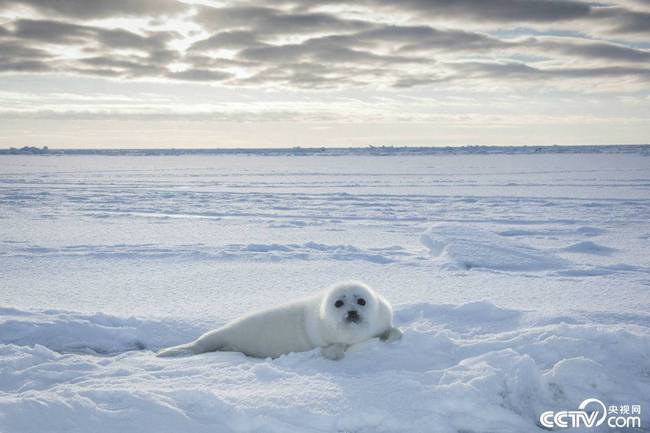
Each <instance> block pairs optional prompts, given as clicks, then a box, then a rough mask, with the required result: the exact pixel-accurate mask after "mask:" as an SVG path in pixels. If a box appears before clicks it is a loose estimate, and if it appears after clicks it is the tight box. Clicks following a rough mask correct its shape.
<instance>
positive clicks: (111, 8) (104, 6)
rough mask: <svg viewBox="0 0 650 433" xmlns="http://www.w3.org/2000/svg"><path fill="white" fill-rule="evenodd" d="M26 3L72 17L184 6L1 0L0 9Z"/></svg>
mask: <svg viewBox="0 0 650 433" xmlns="http://www.w3.org/2000/svg"><path fill="white" fill-rule="evenodd" d="M16 5H19V6H29V7H31V8H33V9H34V10H35V11H37V12H40V13H42V14H43V15H47V16H49V15H52V14H55V15H60V16H65V17H71V18H106V17H112V16H154V15H155V16H158V15H165V14H173V13H178V12H181V11H183V10H185V9H187V6H186V5H185V4H183V3H180V2H178V1H176V0H110V1H101V0H0V10H2V9H4V8H8V7H11V6H16Z"/></svg>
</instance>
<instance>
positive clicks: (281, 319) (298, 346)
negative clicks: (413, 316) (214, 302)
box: [158, 281, 402, 360]
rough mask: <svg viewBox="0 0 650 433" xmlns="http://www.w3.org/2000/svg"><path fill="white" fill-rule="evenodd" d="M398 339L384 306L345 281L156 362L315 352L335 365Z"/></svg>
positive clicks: (226, 328) (375, 296) (368, 291)
mask: <svg viewBox="0 0 650 433" xmlns="http://www.w3.org/2000/svg"><path fill="white" fill-rule="evenodd" d="M401 336H402V332H401V331H400V330H399V329H397V328H395V327H393V311H392V308H391V306H390V304H389V303H388V301H386V300H385V299H384V298H383V297H382V296H381V295H379V294H378V293H376V292H375V291H374V290H372V289H371V288H370V287H368V286H367V285H365V284H363V283H360V282H356V281H348V282H343V283H339V284H336V285H334V286H332V287H330V288H328V289H326V290H324V291H322V292H320V293H318V294H316V295H313V296H310V297H307V298H304V299H300V300H297V301H294V302H291V303H288V304H284V305H279V306H277V307H275V308H270V309H268V310H262V311H259V312H255V313H252V314H249V315H246V316H244V317H242V318H240V319H236V320H234V321H232V322H229V323H227V324H226V325H224V326H223V327H221V328H219V329H216V330H214V331H210V332H207V333H205V334H203V335H201V336H200V337H199V338H197V339H196V340H194V341H192V342H190V343H187V344H182V345H180V346H174V347H169V348H167V349H163V350H161V351H160V352H159V353H158V356H176V355H186V354H197V353H204V352H214V351H228V352H242V353H244V354H245V355H248V356H253V357H257V358H267V357H271V358H277V357H278V356H280V355H283V354H286V353H290V352H305V351H308V350H312V349H315V348H317V347H320V348H321V354H322V355H323V356H324V357H326V358H328V359H333V360H338V359H341V358H343V356H344V352H345V350H346V349H347V348H348V347H349V346H351V345H353V344H356V343H360V342H362V341H365V340H369V339H371V338H375V337H378V338H380V339H381V340H383V341H387V342H391V341H395V340H397V339H399V338H400V337H401Z"/></svg>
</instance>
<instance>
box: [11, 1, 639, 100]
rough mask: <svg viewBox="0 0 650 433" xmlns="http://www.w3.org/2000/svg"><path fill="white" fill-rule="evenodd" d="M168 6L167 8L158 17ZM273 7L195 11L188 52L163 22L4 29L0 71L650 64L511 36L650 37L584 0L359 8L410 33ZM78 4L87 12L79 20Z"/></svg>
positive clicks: (268, 80) (399, 80)
mask: <svg viewBox="0 0 650 433" xmlns="http://www.w3.org/2000/svg"><path fill="white" fill-rule="evenodd" d="M18 3H20V4H29V5H31V6H32V7H34V8H36V9H38V11H39V12H40V13H41V14H47V13H50V12H51V13H52V14H58V15H66V16H73V15H74V14H75V13H76V14H77V15H74V16H76V17H81V16H83V17H87V18H102V17H107V16H120V15H144V16H151V17H152V18H160V17H161V15H162V14H165V13H168V12H170V11H177V10H181V9H182V8H184V7H185V6H182V5H180V4H176V2H172V1H162V2H160V3H159V2H157V1H153V0H151V1H149V0H147V1H136V2H125V1H122V0H119V1H116V2H81V0H60V1H51V2H50V1H45V0H41V1H29V2H28V1H26V0H25V1H22V0H21V1H18V0H12V1H9V0H0V8H2V7H3V6H4V7H6V6H7V5H13V4H18ZM81 3H83V5H82V4H81ZM86 3H88V4H86ZM90 3H92V4H90ZM100 3H103V4H100ZM158 4H160V8H159V9H156V5H158ZM262 4H263V3H262ZM267 4H268V6H251V5H250V4H247V3H242V2H233V3H232V5H226V6H222V7H208V6H195V7H194V9H195V11H196V14H195V15H193V16H191V17H189V18H188V19H192V20H194V21H195V22H196V23H199V24H201V25H202V26H203V27H204V28H205V29H206V30H208V31H210V32H213V33H212V34H211V35H208V36H207V37H206V38H204V39H202V40H199V41H197V42H194V43H193V44H192V45H191V46H190V48H189V49H188V50H187V51H185V52H184V51H178V50H176V49H174V48H172V47H173V46H174V44H172V42H174V41H175V40H177V39H183V38H184V37H185V36H184V35H181V34H179V33H176V32H174V31H171V30H155V31H153V30H151V28H156V29H158V28H160V23H164V20H162V21H156V22H157V24H156V25H157V27H148V28H147V29H126V28H119V27H118V28H105V27H101V26H97V25H84V24H77V23H74V22H71V21H70V20H65V19H62V18H55V19H38V18H36V17H21V18H18V19H15V20H13V21H9V22H5V23H3V25H2V26H0V54H1V55H2V61H1V63H0V71H4V72H22V71H33V72H48V71H51V72H67V73H76V74H88V75H97V76H105V77H116V78H117V77H119V78H122V79H125V78H126V79H128V78H156V79H160V78H165V79H171V80H184V81H193V82H206V83H207V82H217V83H220V84H223V85H247V86H260V85H271V86H273V85H281V86H287V87H298V88H314V89H319V88H328V87H345V86H362V85H379V86H394V87H399V88H404V87H413V86H424V85H432V84H436V85H444V83H447V82H460V81H463V80H489V81H491V82H499V81H500V82H508V81H510V80H522V79H537V78H543V77H545V78H550V79H552V80H561V79H567V80H571V79H573V78H575V77H580V78H582V79H584V81H585V83H586V82H588V80H589V79H591V78H598V79H607V78H611V79H612V81H614V80H615V79H616V78H617V77H631V79H634V80H646V79H647V70H646V69H644V65H645V64H646V63H647V62H648V60H650V52H649V51H647V50H643V49H639V48H635V47H633V46H631V45H626V44H625V43H623V42H622V41H621V39H618V38H617V39H616V42H614V41H612V40H607V39H600V40H598V39H596V38H595V37H594V36H592V35H589V34H584V37H580V36H579V34H578V35H574V36H572V37H567V36H563V37H561V36H557V35H553V36H549V35H541V36H518V37H509V38H507V37H504V36H503V35H504V33H503V31H504V30H506V31H507V30H508V29H511V30H515V31H516V33H515V34H518V35H521V34H522V32H523V33H524V34H525V30H526V29H525V28H522V27H521V25H522V23H524V25H525V23H533V24H535V25H536V24H540V23H542V24H544V25H555V24H558V25H561V24H563V23H571V25H574V24H573V23H581V24H580V26H578V27H576V28H580V29H581V30H580V31H582V32H585V31H586V30H584V29H585V28H588V27H589V26H595V27H594V28H595V29H596V30H598V31H601V30H602V29H608V31H610V32H617V33H620V34H628V33H643V32H645V31H647V22H648V18H649V17H650V13H648V12H641V11H638V10H632V9H628V7H627V6H622V5H620V4H617V5H614V6H602V5H597V6H595V5H593V4H591V3H586V2H580V1H574V0H493V1H489V2H488V1H485V0H404V1H403V2H392V1H388V0H359V2H355V7H357V8H358V7H369V6H371V7H372V8H375V9H376V8H380V9H381V10H382V11H383V13H385V12H387V11H389V12H391V13H394V14H396V16H399V17H400V21H401V22H404V23H409V22H414V23H415V24H411V25H409V24H401V25H391V24H387V23H385V22H382V21H381V20H379V19H377V18H374V19H375V20H373V15H372V14H371V13H368V15H367V16H366V15H363V14H359V13H357V12H358V11H357V12H355V13H351V12H350V11H348V12H349V13H343V12H340V13H339V12H336V13H335V12H334V11H335V10H336V8H330V9H328V11H329V12H327V13H324V12H322V11H319V9H318V8H319V7H320V6H324V5H336V6H337V7H338V8H344V7H345V6H346V5H347V3H346V2H343V1H339V0H304V1H300V2H292V1H285V2H282V1H281V0H278V1H274V2H268V3H267ZM170 5H173V6H170ZM364 5H365V6H364ZM74 7H78V8H79V9H81V10H79V11H75V12H73V11H71V9H74ZM179 8H181V9H179ZM352 17H356V18H352ZM358 17H364V19H359V18H358ZM409 17H411V20H409V19H408V18H409ZM441 17H442V18H445V19H447V18H449V19H452V20H451V21H449V23H450V24H453V25H456V26H463V27H462V28H453V27H452V28H449V27H445V28H436V27H435V26H434V25H433V24H432V23H433V22H434V21H436V20H438V19H440V18H441ZM382 19H384V18H382ZM427 20H428V21H429V23H427ZM396 21H397V20H396ZM463 22H467V23H470V24H472V23H478V24H479V25H484V24H485V23H497V24H498V27H499V31H495V32H493V33H490V31H489V29H488V30H486V29H487V27H483V28H482V30H483V32H477V31H470V30H468V28H470V27H471V26H467V27H468V28H465V26H464V25H463V24H459V23H463ZM533 24H531V25H533ZM549 33H550V34H551V35H552V34H553V32H549ZM506 34H507V33H506ZM68 47H74V48H75V50H74V52H75V53H76V54H75V55H74V56H68V55H67V54H66V53H67V52H70V50H65V49H64V48H68ZM218 49H228V50H230V52H227V54H222V56H227V57H229V58H218V57H215V52H214V51H215V50H218ZM131 52H132V54H129V55H127V54H126V53H131ZM79 53H82V55H81V56H80V55H79ZM524 59H525V61H522V60H524ZM575 59H580V62H581V63H580V64H581V65H582V67H581V68H579V69H577V68H575V67H573V65H572V64H575ZM514 60H518V61H514ZM176 62H178V64H176ZM551 65H552V68H551Z"/></svg>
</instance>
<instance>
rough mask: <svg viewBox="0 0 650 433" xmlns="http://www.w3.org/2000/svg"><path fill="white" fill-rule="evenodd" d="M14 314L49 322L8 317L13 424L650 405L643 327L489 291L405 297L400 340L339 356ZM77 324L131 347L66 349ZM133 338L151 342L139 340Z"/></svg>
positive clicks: (4, 405) (267, 423)
mask: <svg viewBox="0 0 650 433" xmlns="http://www.w3.org/2000/svg"><path fill="white" fill-rule="evenodd" d="M5 313H6V314H9V315H11V314H13V315H14V320H19V321H20V322H21V323H22V324H23V325H24V326H28V325H31V326H32V327H34V328H42V329H40V330H39V332H36V333H32V334H29V335H23V336H21V339H20V341H19V342H18V344H12V343H11V342H10V341H8V338H7V337H8V336H10V335H11V329H12V326H13V325H10V324H8V322H9V320H6V321H5V322H4V323H3V324H2V325H1V326H0V330H2V332H1V333H0V335H2V346H0V347H1V352H0V353H1V356H0V372H1V373H2V381H1V382H0V391H1V392H2V393H3V394H2V396H1V397H0V411H1V412H0V413H2V414H3V417H2V418H0V426H2V427H3V430H5V431H21V432H41V431H63V430H65V431H70V432H86V431H94V432H109V431H114V430H115V429H116V428H118V427H119V428H126V429H130V428H137V429H138V430H139V431H154V430H157V431H160V430H162V431H175V430H177V429H181V428H185V429H191V430H192V431H206V432H207V431H214V430H215V429H216V430H228V431H242V432H248V431H259V430H264V431H278V432H280V431H347V430H354V431H371V430H380V431H395V430H398V431H422V432H427V431H445V432H457V431H493V430H499V431H522V430H523V431H537V430H538V428H537V427H536V421H537V417H538V415H539V413H540V412H541V411H543V410H553V409H556V410H559V409H560V408H563V407H565V408H566V407H569V408H573V407H576V406H577V404H579V403H580V401H582V399H584V398H585V396H590V397H593V398H601V399H603V400H607V399H609V400H610V401H611V400H612V399H615V400H616V401H634V402H635V403H638V404H641V405H647V404H650V399H649V398H648V396H650V383H649V382H648V380H647V374H648V364H647V355H648V353H650V333H648V329H647V328H646V327H642V326H624V325H610V326H601V325H597V324H593V323H591V322H589V321H584V322H582V323H565V322H564V321H563V320H562V318H561V317H549V316H544V317H541V318H540V317H539V316H537V315H536V314H534V313H530V312H526V311H516V310H507V309H501V308H499V307H497V306H495V305H493V304H491V303H489V302H485V301H482V302H474V303H471V304H464V305H457V306H455V305H436V304H429V303H420V304H410V305H408V304H407V305H399V306H397V308H396V323H397V325H399V326H400V327H401V328H402V329H403V330H404V331H405V333H404V336H403V338H402V340H401V341H398V342H395V343H390V344H386V343H382V342H380V341H377V340H374V341H368V342H366V343H363V344H360V345H358V346H356V347H353V348H352V349H351V350H349V351H348V353H347V355H346V358H345V360H343V361H340V362H334V361H328V360H326V359H323V358H322V357H321V356H320V355H319V354H318V351H317V350H314V351H311V352H306V353H295V354H289V355H286V356H282V357H280V358H278V359H276V360H271V359H266V360H260V359H253V358H246V357H245V356H243V355H241V354H236V353H209V354H204V355H198V356H193V357H187V358H175V359H162V358H157V357H155V354H154V352H152V350H156V349H157V348H159V347H160V346H161V345H166V344H174V343H180V342H183V341H186V339H187V337H188V335H187V334H192V333H193V332H194V333H198V332H201V331H202V330H204V329H208V325H207V324H204V325H203V326H198V327H196V328H192V327H191V326H189V327H188V325H187V324H186V323H178V322H175V321H169V322H161V321H159V320H154V321H151V320H144V319H120V318H117V317H108V316H76V315H70V314H67V313H61V312H31V313H30V312H24V311H13V312H5ZM84 323H86V324H85V325H84ZM42 324H48V326H42ZM74 327H79V328H80V330H79V331H77V332H76V334H77V335H80V336H81V338H80V341H84V342H92V344H93V345H94V346H93V351H94V352H98V353H109V352H112V351H114V350H115V349H116V348H117V347H122V348H123V349H124V350H125V352H123V353H119V354H113V356H108V357H107V356H91V355H89V354H79V353H78V352H79V348H78V347H74V348H73V349H74V352H75V353H69V352H67V351H65V350H64V349H65V347H66V344H67V340H61V335H62V334H65V333H66V332H67V331H69V330H70V329H72V328H74ZM105 328H107V329H105ZM201 328H204V329H201ZM191 331H193V332H191ZM107 335H110V336H111V338H106V336H107ZM134 335H137V338H138V341H140V342H141V344H142V346H143V347H144V348H146V349H144V350H142V349H138V350H133V348H129V346H130V345H131V344H132V341H133V338H134ZM8 343H9V344H8ZM55 349H57V351H55ZM61 350H63V353H61V352H59V351H61ZM540 431H541V430H540Z"/></svg>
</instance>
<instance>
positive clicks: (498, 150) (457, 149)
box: [0, 144, 650, 156]
mask: <svg viewBox="0 0 650 433" xmlns="http://www.w3.org/2000/svg"><path fill="white" fill-rule="evenodd" d="M531 153H533V154H535V153H539V154H542V153H638V154H641V155H646V156H647V155H650V145H649V144H635V145H603V146H589V145H584V146H444V147H442V146H441V147H408V146H367V147H339V148H325V147H315V148H314V147H291V148H288V147H287V148H260V149H243V148H242V149H237V148H234V149H169V148H168V149H49V148H48V147H47V146H45V147H43V148H36V147H23V148H20V149H15V148H10V149H0V155H106V156H115V155H130V156H150V155H168V156H174V155H256V156H283V155H286V156H296V155H328V156H333V155H385V156H386V155H438V154H441V155H445V154H452V155H475V154H479V155H481V154H531Z"/></svg>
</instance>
